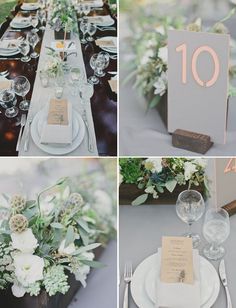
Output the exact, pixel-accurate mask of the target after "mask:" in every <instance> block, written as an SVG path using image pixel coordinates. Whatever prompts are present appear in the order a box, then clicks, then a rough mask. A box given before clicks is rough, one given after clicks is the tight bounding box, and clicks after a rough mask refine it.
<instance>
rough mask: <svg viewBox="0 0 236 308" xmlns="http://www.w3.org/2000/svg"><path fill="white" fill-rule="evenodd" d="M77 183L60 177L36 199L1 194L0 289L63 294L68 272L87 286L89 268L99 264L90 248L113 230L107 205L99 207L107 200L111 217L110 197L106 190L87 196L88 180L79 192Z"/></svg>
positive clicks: (38, 293) (66, 288)
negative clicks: (102, 207)
mask: <svg viewBox="0 0 236 308" xmlns="http://www.w3.org/2000/svg"><path fill="white" fill-rule="evenodd" d="M77 185H78V182H72V183H70V181H69V179H68V178H63V179H61V180H59V181H58V182H57V183H56V184H55V185H53V186H51V187H49V188H47V189H45V190H43V191H41V192H40V193H39V194H38V195H37V198H36V199H35V200H27V199H26V198H25V197H24V196H23V195H14V196H11V197H9V196H6V195H2V197H1V200H0V201H1V213H2V214H1V215H0V242H1V244H0V267H1V271H0V290H5V289H8V288H9V287H11V290H12V293H13V295H14V296H16V297H23V296H24V295H26V294H29V295H30V296H38V295H40V293H41V292H46V293H47V295H48V296H49V297H51V296H53V295H56V294H58V293H62V294H66V293H67V292H68V291H69V289H70V287H71V286H70V284H69V281H68V278H69V276H71V275H73V276H74V277H75V279H76V280H77V281H79V282H80V283H81V284H82V285H83V286H84V287H85V286H86V278H87V275H88V273H89V272H90V268H91V267H95V268H99V267H101V266H103V265H102V264H100V263H99V262H97V261H94V253H93V250H94V249H96V248H97V247H99V246H100V245H101V244H103V245H105V244H106V242H107V241H108V240H109V238H110V236H111V234H114V232H115V231H114V226H113V225H114V224H113V222H111V219H110V218H108V215H107V212H108V210H107V212H105V211H104V212H103V211H102V209H101V206H100V204H101V203H104V202H105V203H106V204H107V205H106V204H105V208H106V206H107V207H109V216H110V217H114V215H112V210H111V208H112V206H111V203H112V202H111V197H110V196H109V194H108V193H107V192H106V191H104V190H95V191H94V193H90V194H89V196H88V195H87V194H86V193H85V189H84V188H85V185H88V180H86V181H85V182H84V183H81V193H79V192H76V190H77V191H78V186H77ZM71 188H73V189H74V190H73V191H71ZM88 190H89V189H87V191H88ZM104 200H105V201H104ZM108 203H109V204H108ZM98 241H99V242H98Z"/></svg>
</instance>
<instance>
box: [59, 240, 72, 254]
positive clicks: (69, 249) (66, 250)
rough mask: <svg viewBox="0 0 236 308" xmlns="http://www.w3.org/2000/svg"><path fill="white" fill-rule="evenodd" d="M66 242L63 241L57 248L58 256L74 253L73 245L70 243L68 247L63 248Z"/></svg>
mask: <svg viewBox="0 0 236 308" xmlns="http://www.w3.org/2000/svg"><path fill="white" fill-rule="evenodd" d="M65 243H66V240H63V241H62V242H61V244H60V246H59V249H58V253H59V254H60V255H71V254H73V253H74V252H75V250H76V248H75V244H74V243H71V244H70V245H68V246H66V247H65Z"/></svg>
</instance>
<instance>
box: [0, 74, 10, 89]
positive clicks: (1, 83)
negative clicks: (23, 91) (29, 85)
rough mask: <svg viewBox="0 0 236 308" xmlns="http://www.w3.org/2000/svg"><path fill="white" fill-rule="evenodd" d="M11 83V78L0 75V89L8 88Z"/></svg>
mask: <svg viewBox="0 0 236 308" xmlns="http://www.w3.org/2000/svg"><path fill="white" fill-rule="evenodd" d="M11 85H12V80H9V79H7V78H5V77H2V76H0V91H2V90H7V89H10V88H11Z"/></svg>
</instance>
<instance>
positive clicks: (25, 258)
mask: <svg viewBox="0 0 236 308" xmlns="http://www.w3.org/2000/svg"><path fill="white" fill-rule="evenodd" d="M13 260H14V267H15V275H16V278H17V280H18V281H19V282H20V283H21V285H22V286H23V287H28V286H29V285H30V284H32V283H35V282H36V281H39V280H42V279H43V268H44V260H43V259H42V258H40V257H38V256H34V255H31V254H18V255H16V256H14V257H13ZM18 291H19V290H18ZM22 293H23V291H22Z"/></svg>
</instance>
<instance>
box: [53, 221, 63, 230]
mask: <svg viewBox="0 0 236 308" xmlns="http://www.w3.org/2000/svg"><path fill="white" fill-rule="evenodd" d="M50 226H51V227H52V228H55V229H63V228H64V226H63V225H62V224H60V223H59V222H52V223H51V224H50Z"/></svg>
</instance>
